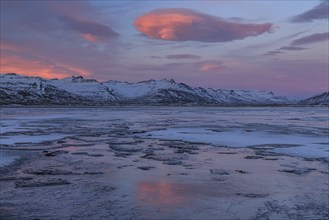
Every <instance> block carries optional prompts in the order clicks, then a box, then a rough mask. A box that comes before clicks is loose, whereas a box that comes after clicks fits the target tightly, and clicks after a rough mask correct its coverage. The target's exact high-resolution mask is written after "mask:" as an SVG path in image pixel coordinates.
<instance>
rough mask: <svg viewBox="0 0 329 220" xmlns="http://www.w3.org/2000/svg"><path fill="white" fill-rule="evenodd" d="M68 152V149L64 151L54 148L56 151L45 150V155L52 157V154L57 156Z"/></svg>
mask: <svg viewBox="0 0 329 220" xmlns="http://www.w3.org/2000/svg"><path fill="white" fill-rule="evenodd" d="M67 153H69V152H68V151H64V150H56V151H52V152H45V156H47V157H54V156H58V155H61V154H67Z"/></svg>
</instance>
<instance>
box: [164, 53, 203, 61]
mask: <svg viewBox="0 0 329 220" xmlns="http://www.w3.org/2000/svg"><path fill="white" fill-rule="evenodd" d="M166 58H167V59H173V60H184V59H200V58H201V56H197V55H193V54H173V55H168V56H166Z"/></svg>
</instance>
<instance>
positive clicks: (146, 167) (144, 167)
mask: <svg viewBox="0 0 329 220" xmlns="http://www.w3.org/2000/svg"><path fill="white" fill-rule="evenodd" d="M137 168H138V169H141V170H150V169H153V168H155V167H154V166H142V167H137Z"/></svg>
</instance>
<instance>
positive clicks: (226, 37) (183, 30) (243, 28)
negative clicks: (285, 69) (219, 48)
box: [134, 9, 273, 42]
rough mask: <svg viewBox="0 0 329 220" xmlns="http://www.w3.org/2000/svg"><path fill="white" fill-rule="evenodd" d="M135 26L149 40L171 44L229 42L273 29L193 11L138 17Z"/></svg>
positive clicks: (156, 13)
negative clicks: (159, 40)
mask: <svg viewBox="0 0 329 220" xmlns="http://www.w3.org/2000/svg"><path fill="white" fill-rule="evenodd" d="M134 26H135V27H136V29H137V30H138V31H140V32H141V33H143V34H144V35H146V36H147V37H149V38H153V39H161V40H168V41H200V42H228V41H233V40H241V39H244V38H246V37H250V36H258V35H261V34H263V33H265V32H268V33H269V32H271V31H272V30H273V24H270V23H264V24H252V23H240V22H236V21H229V20H225V19H222V18H220V17H215V16H210V15H206V14H202V13H199V12H196V11H192V10H189V9H158V10H154V11H151V12H149V13H146V14H144V15H142V16H141V17H139V18H137V19H136V20H135V22H134Z"/></svg>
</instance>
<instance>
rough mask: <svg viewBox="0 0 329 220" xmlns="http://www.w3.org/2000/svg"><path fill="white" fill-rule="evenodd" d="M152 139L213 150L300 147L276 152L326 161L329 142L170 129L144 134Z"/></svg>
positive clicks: (288, 136)
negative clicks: (217, 148) (197, 143)
mask: <svg viewBox="0 0 329 220" xmlns="http://www.w3.org/2000/svg"><path fill="white" fill-rule="evenodd" d="M145 135H150V136H149V137H152V138H159V139H165V140H182V141H189V142H200V143H207V144H212V145H215V146H227V147H248V146H253V145H263V144H280V145H285V144H286V145H300V147H289V148H281V149H275V151H276V152H277V153H282V154H287V155H292V156H302V157H327V156H328V145H319V144H314V143H327V142H328V138H326V137H321V136H301V135H296V134H289V135H288V134H270V133H265V132H244V131H241V130H236V131H229V132H226V131H225V132H215V131H211V130H207V129H203V128H171V129H166V130H159V131H152V132H148V133H145Z"/></svg>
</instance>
